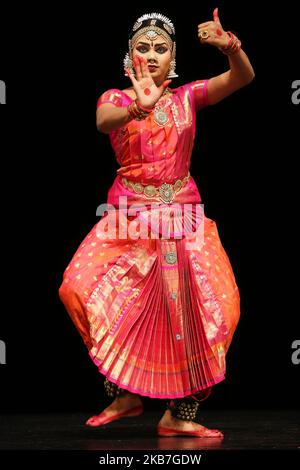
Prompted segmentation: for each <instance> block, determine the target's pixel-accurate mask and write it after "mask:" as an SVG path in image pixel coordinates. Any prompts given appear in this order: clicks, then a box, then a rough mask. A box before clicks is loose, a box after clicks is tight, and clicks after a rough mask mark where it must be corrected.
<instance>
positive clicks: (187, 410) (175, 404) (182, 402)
mask: <svg viewBox="0 0 300 470" xmlns="http://www.w3.org/2000/svg"><path fill="white" fill-rule="evenodd" d="M167 408H168V409H169V410H170V411H171V415H172V416H173V417H174V418H177V419H183V420H185V421H194V420H195V419H196V416H197V411H198V408H199V403H198V402H196V401H195V400H194V399H193V398H188V397H184V398H176V399H174V400H170V401H169V402H167Z"/></svg>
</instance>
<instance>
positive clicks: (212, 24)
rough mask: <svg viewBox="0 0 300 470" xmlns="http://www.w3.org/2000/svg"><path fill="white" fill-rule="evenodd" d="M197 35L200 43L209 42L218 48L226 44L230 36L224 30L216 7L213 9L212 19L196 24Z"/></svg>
mask: <svg viewBox="0 0 300 470" xmlns="http://www.w3.org/2000/svg"><path fill="white" fill-rule="evenodd" d="M198 37H199V39H200V42H201V43H207V44H211V45H212V46H216V47H218V48H222V47H225V46H227V44H228V41H229V40H230V36H229V35H228V34H227V33H226V32H225V31H224V29H223V27H222V25H221V22H220V18H219V13H218V8H215V9H214V11H213V21H207V22H206V23H200V24H199V25H198Z"/></svg>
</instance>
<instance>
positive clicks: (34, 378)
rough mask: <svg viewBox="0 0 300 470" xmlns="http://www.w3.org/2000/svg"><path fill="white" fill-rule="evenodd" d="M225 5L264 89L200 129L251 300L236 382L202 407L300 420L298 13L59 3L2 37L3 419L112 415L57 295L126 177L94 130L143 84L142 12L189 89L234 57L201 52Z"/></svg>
mask: <svg viewBox="0 0 300 470" xmlns="http://www.w3.org/2000/svg"><path fill="white" fill-rule="evenodd" d="M261 3H262V2H261ZM215 6H219V15H220V20H221V22H222V25H223V27H224V29H226V30H231V31H234V32H236V34H237V35H238V36H239V38H240V39H241V41H242V46H243V49H244V50H245V52H246V53H247V54H248V56H249V58H250V60H251V63H252V65H253V67H254V69H255V72H256V78H255V80H254V82H252V84H251V85H249V86H248V87H246V88H244V89H242V90H240V91H238V92H237V93H235V94H233V95H232V96H230V97H228V98H226V99H225V100H223V101H222V102H221V103H219V104H217V105H215V106H211V107H208V108H206V109H205V110H203V112H201V113H199V114H198V121H197V135H196V142H195V147H194V152H193V157H192V166H191V174H192V176H193V177H194V179H195V181H196V183H197V185H198V188H199V191H200V194H201V196H202V200H203V203H204V207H205V213H206V215H207V216H208V217H210V218H212V219H213V220H215V221H216V223H217V227H218V231H219V235H220V238H221V240H222V243H223V246H224V248H225V250H226V252H227V253H228V255H229V258H230V260H231V263H232V266H233V270H234V273H235V276H236V280H237V284H238V286H239V289H240V295H241V320H240V323H239V326H238V329H237V331H236V334H235V336H234V340H233V343H232V345H231V348H230V350H229V353H228V356H227V378H226V381H224V382H222V383H220V384H219V385H218V386H216V387H215V388H214V393H213V394H212V396H211V398H210V400H208V401H207V402H206V404H205V406H206V407H207V408H210V407H212V408H214V407H220V408H222V407H225V408H230V407H232V408H235V407H243V408H252V407H253V408H254V407H256V408H257V407H267V408H268V407H272V408H288V407H297V406H298V392H299V388H298V389H297V387H299V371H300V365H298V366H297V365H294V364H293V363H292V361H291V355H292V352H293V350H292V348H291V345H292V342H293V341H294V340H295V339H299V329H298V328H297V322H298V318H299V305H298V292H299V287H298V282H299V281H298V280H299V274H298V229H297V226H298V213H299V211H298V204H297V202H298V201H297V199H298V198H297V196H298V170H297V165H298V161H297V159H298V156H299V145H298V142H299V109H300V105H298V106H296V105H294V104H292V101H291V95H292V88H291V86H292V82H293V81H294V80H297V79H299V78H300V71H299V31H298V30H299V28H298V23H299V21H298V16H297V12H296V10H295V7H294V4H292V2H290V3H289V2H285V4H284V6H281V7H280V8H279V7H278V9H276V7H275V6H274V4H273V2H270V4H269V5H268V2H264V4H263V5H262V4H260V3H259V2H253V1H251V2H250V1H243V2H236V1H226V2H225V1H217V0H215V1H209V0H205V1H201V2H187V1H185V2H181V3H180V4H179V5H178V6H175V5H173V2H167V1H166V2H164V3H163V4H162V3H161V2H151V4H150V5H146V4H141V2H138V3H137V4H134V3H131V4H130V5H128V4H127V3H126V5H125V4H123V5H118V6H116V4H112V3H110V4H109V3H107V4H106V5H104V4H103V3H102V4H101V5H99V6H98V8H96V7H93V8H92V7H90V8H89V7H87V6H83V5H81V4H79V5H78V6H76V5H75V4H72V6H71V7H70V8H69V9H68V10H67V11H62V9H61V7H60V6H59V5H55V4H53V3H51V4H50V3H49V4H45V5H43V7H35V8H34V9H33V8H32V11H31V9H30V7H29V6H28V5H26V7H25V6H24V7H20V6H18V7H17V9H16V11H15V12H11V11H10V12H7V16H6V13H5V12H4V13H3V27H2V29H1V44H2V48H1V73H0V79H1V80H4V81H5V83H6V86H7V104H6V105H5V106H1V107H0V119H1V156H2V158H1V165H2V172H1V175H2V178H1V180H2V181H1V183H2V184H1V189H2V205H1V209H2V218H1V220H2V224H1V225H2V255H3V256H2V263H1V265H2V266H1V267H2V269H1V270H2V273H1V274H2V286H3V287H2V309H1V310H2V311H1V323H0V339H1V340H3V341H5V343H6V349H7V364H6V365H1V366H0V383H1V386H0V393H1V400H0V411H1V412H21V411H22V412H23V411H24V412H25V411H26V412H30V411H61V410H75V411H76V410H84V411H89V410H97V409H99V411H100V409H101V408H103V405H102V404H101V403H102V401H103V398H104V393H103V385H102V383H103V376H100V375H99V373H98V371H97V369H96V367H95V366H94V365H93V364H92V361H91V360H90V358H89V357H88V354H87V350H86V349H85V346H84V344H83V342H82V340H81V338H80V336H79V334H78V332H77V331H76V329H75V328H74V326H73V324H72V322H71V320H70V319H69V317H68V315H67V313H66V311H65V309H64V307H63V305H62V304H61V302H60V300H59V298H58V293H57V291H58V288H59V285H60V283H61V278H62V273H63V271H64V269H65V267H66V266H67V264H68V262H69V261H70V259H71V257H72V256H73V254H74V252H75V250H76V249H77V247H78V246H79V244H80V242H81V240H82V239H83V238H84V236H85V235H86V234H87V233H88V231H89V230H90V229H91V228H92V226H93V225H94V224H95V223H96V221H97V217H96V208H97V206H98V205H99V204H101V203H103V202H105V201H106V196H107V191H108V189H109V188H110V186H111V185H112V183H113V180H114V178H115V172H116V169H117V168H118V165H117V163H116V162H115V160H114V155H113V152H112V150H111V148H110V144H109V139H108V136H107V135H104V134H99V133H98V132H97V131H96V127H95V104H96V100H97V98H98V97H99V95H100V94H101V93H103V91H105V90H106V89H108V88H121V89H123V88H126V87H127V86H129V85H130V84H129V80H128V78H126V77H124V74H123V58H124V55H125V53H126V51H127V33H128V29H129V27H130V26H132V24H133V23H134V21H135V20H136V18H137V17H138V16H140V15H141V14H143V13H145V12H151V11H159V12H161V13H162V14H165V15H167V16H168V17H170V18H171V19H172V21H173V22H174V24H175V27H176V33H177V73H178V74H179V78H177V79H173V83H172V84H171V86H173V87H176V86H179V85H181V84H183V83H187V82H189V81H192V80H196V79H202V78H210V77H211V76H214V75H217V74H219V73H222V72H223V71H225V70H226V69H227V67H228V64H227V59H226V57H225V56H224V55H223V54H221V53H220V52H219V51H218V50H217V49H215V48H213V47H210V46H203V45H200V43H199V40H198V38H197V25H198V24H199V23H201V22H204V21H207V20H210V19H212V12H213V9H214V8H215ZM145 401H146V402H147V406H148V407H149V408H150V409H151V408H152V407H153V409H156V408H157V407H159V408H160V407H162V403H161V402H160V401H159V400H152V399H149V398H145Z"/></svg>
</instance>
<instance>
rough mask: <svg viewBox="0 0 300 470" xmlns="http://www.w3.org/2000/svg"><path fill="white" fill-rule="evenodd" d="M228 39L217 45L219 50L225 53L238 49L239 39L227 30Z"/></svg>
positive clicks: (233, 52) (234, 52) (229, 53)
mask: <svg viewBox="0 0 300 470" xmlns="http://www.w3.org/2000/svg"><path fill="white" fill-rule="evenodd" d="M227 35H228V41H227V44H225V45H224V46H221V47H219V49H220V51H221V52H223V54H226V55H233V54H236V53H237V52H239V51H240V49H241V45H242V43H241V41H240V40H239V39H238V38H237V37H236V36H235V35H234V34H233V33H232V32H231V31H227Z"/></svg>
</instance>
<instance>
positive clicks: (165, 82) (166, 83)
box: [162, 80, 172, 89]
mask: <svg viewBox="0 0 300 470" xmlns="http://www.w3.org/2000/svg"><path fill="white" fill-rule="evenodd" d="M171 81H172V80H165V81H164V82H163V84H162V87H163V89H165V88H167V86H169V85H170V83H171Z"/></svg>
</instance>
